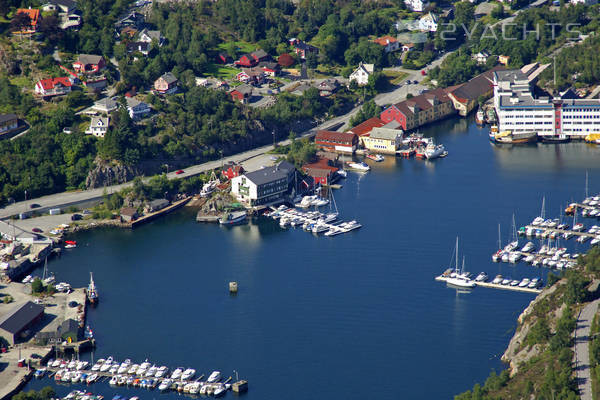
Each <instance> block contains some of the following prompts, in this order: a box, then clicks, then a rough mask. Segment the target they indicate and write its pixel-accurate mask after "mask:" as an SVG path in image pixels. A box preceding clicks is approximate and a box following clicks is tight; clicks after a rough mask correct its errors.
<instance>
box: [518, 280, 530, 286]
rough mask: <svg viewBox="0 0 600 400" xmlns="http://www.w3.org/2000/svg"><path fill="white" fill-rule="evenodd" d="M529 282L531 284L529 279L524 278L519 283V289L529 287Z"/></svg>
mask: <svg viewBox="0 0 600 400" xmlns="http://www.w3.org/2000/svg"><path fill="white" fill-rule="evenodd" d="M529 282H531V281H530V280H529V278H525V279H523V280H522V281H521V282H519V287H522V288H524V287H527V285H529Z"/></svg>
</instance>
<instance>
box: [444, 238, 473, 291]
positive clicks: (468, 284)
mask: <svg viewBox="0 0 600 400" xmlns="http://www.w3.org/2000/svg"><path fill="white" fill-rule="evenodd" d="M454 256H455V260H454V263H455V265H454V273H452V274H451V275H450V276H449V277H448V278H446V283H447V284H448V285H451V286H456V287H459V288H474V287H475V286H477V285H476V284H475V282H473V281H472V280H471V279H469V278H468V277H467V276H466V275H465V272H464V270H465V259H464V257H463V263H462V269H461V270H459V269H458V237H456V247H455V249H454Z"/></svg>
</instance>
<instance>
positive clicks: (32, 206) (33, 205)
mask: <svg viewBox="0 0 600 400" xmlns="http://www.w3.org/2000/svg"><path fill="white" fill-rule="evenodd" d="M40 207H41V206H40V205H39V204H37V203H33V204H30V205H29V208H40Z"/></svg>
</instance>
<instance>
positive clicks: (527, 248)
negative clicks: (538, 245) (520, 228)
mask: <svg viewBox="0 0 600 400" xmlns="http://www.w3.org/2000/svg"><path fill="white" fill-rule="evenodd" d="M534 248H535V246H534V245H533V243H532V242H527V244H526V245H525V246H523V248H522V249H521V251H522V252H524V253H529V252H530V251H531V250H533V249H534Z"/></svg>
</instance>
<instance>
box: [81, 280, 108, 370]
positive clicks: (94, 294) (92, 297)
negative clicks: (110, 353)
mask: <svg viewBox="0 0 600 400" xmlns="http://www.w3.org/2000/svg"><path fill="white" fill-rule="evenodd" d="M86 295H87V299H88V301H89V302H90V304H97V303H98V299H99V296H98V289H97V288H96V284H95V283H94V275H93V274H92V273H91V272H90V284H89V285H88V287H87V290H86ZM111 361H112V360H111Z"/></svg>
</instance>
